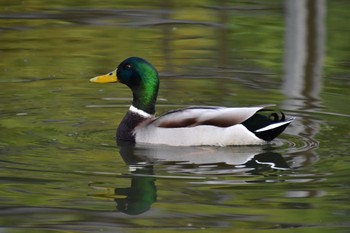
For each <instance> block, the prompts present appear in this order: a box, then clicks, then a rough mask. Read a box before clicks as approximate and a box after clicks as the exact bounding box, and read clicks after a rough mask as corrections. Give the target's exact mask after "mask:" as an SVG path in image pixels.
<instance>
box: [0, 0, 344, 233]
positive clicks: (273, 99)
mask: <svg viewBox="0 0 350 233" xmlns="http://www.w3.org/2000/svg"><path fill="white" fill-rule="evenodd" d="M349 7H350V5H349V2H348V1H311V0H310V1H302V0H301V1H291V0H289V1H288V0H286V1H264V2H259V1H249V0H245V1H237V2H231V1H222V2H221V3H219V2H215V1H186V3H185V2H180V1H166V2H164V3H163V2H161V1H119V2H118V3H116V2H115V1H103V2H102V3H100V2H98V1H97V2H93V1H63V0H62V1H50V2H49V3H48V2H47V1H40V0H39V1H35V0H29V1H1V2H0V22H1V26H0V42H1V43H0V85H1V91H0V98H1V101H0V153H1V156H0V231H1V232H6V233H7V232H178V231H179V230H181V231H183V230H186V231H190V232H349V230H350V221H349V216H350V204H349V203H350V191H349V190H350V189H349V186H350V181H349V175H350V171H349V166H350V159H349V152H348V151H349V148H350V141H349V138H350V126H349V122H350V121H349V120H350V110H349V108H348V104H349V101H350V98H349V94H348V93H349V92H350V77H349V74H350V72H349V71H350V70H349V56H348V55H349V53H350V44H349V35H350V34H349V30H348V22H347V18H348V14H349V9H350V8H349ZM129 56H140V57H143V58H145V59H147V60H149V61H150V62H151V63H152V64H154V65H155V67H157V68H158V70H159V73H160V76H161V87H160V92H159V99H158V105H157V112H158V113H163V112H165V111H167V110H171V109H176V108H180V107H185V106H192V105H215V106H218V105H219V106H252V105H261V104H276V105H277V107H278V108H280V109H282V110H283V111H284V112H285V113H286V114H287V115H288V116H294V117H296V119H295V121H294V122H293V124H292V125H291V126H289V127H288V128H287V130H286V131H285V133H284V134H282V135H281V136H280V137H279V138H278V139H276V140H275V141H273V142H272V143H271V144H270V145H267V146H263V147H228V148H216V147H196V148H178V147H166V146H136V147H134V146H130V145H124V144H122V145H116V143H115V139H114V135H115V129H116V127H117V125H118V123H119V122H120V120H121V118H122V117H123V116H124V114H125V112H126V111H127V109H128V107H129V105H130V101H131V93H130V91H129V90H128V89H127V88H126V87H125V86H123V85H121V84H105V85H97V84H91V83H89V82H88V80H89V79H90V78H91V77H94V76H96V75H99V74H104V73H107V72H109V71H111V70H113V69H114V68H115V67H116V66H117V65H118V64H119V62H121V61H122V60H124V59H125V58H127V57H129Z"/></svg>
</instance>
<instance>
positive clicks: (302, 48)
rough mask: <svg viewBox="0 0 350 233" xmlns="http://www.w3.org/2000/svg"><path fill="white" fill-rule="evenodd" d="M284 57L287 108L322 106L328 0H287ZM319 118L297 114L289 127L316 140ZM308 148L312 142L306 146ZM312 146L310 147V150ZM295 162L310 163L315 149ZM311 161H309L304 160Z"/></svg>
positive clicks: (314, 107)
mask: <svg viewBox="0 0 350 233" xmlns="http://www.w3.org/2000/svg"><path fill="white" fill-rule="evenodd" d="M285 10H286V14H285V23H286V32H285V57H284V72H285V74H284V77H283V86H282V89H283V92H284V94H285V95H286V96H287V97H288V99H287V100H286V101H285V102H284V108H285V109H290V110H302V111H303V112H307V111H314V110H316V109H317V108H318V107H320V105H321V102H320V96H319V95H320V92H321V89H322V67H323V59H324V48H325V38H326V34H325V17H326V14H325V10H326V1H325V0H297V1H296V0H285ZM320 123H321V122H320V121H319V120H313V119H311V118H307V119H306V118H303V117H302V116H300V117H298V118H297V119H296V120H295V121H294V123H293V124H292V125H291V127H289V129H288V130H289V132H292V134H293V135H302V136H303V137H305V138H308V139H310V140H311V141H310V142H309V143H310V144H311V143H315V145H314V147H317V142H316V141H314V138H315V135H316V134H317V133H318V132H319V128H320ZM306 147H307V148H309V147H311V148H312V145H307V146H306ZM311 148H309V149H311ZM300 155H301V156H298V158H295V162H296V163H299V164H298V166H301V165H302V164H310V163H312V162H314V161H310V160H317V158H318V156H317V155H316V154H315V153H314V151H313V150H309V151H307V152H306V151H304V152H302V153H301V154H300ZM305 160H308V161H305Z"/></svg>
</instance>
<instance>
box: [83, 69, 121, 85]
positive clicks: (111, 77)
mask: <svg viewBox="0 0 350 233" xmlns="http://www.w3.org/2000/svg"><path fill="white" fill-rule="evenodd" d="M90 82H92V83H115V82H119V80H118V78H117V74H116V70H115V71H112V72H109V73H108V74H105V75H100V76H96V77H94V78H92V79H90Z"/></svg>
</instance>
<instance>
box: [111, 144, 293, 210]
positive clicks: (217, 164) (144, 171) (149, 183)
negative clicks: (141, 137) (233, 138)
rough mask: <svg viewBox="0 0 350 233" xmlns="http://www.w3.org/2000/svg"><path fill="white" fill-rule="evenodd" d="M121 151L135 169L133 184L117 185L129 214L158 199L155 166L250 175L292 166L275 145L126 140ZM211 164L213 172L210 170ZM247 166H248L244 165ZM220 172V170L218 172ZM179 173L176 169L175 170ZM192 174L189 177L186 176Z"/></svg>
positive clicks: (120, 200) (120, 202)
mask: <svg viewBox="0 0 350 233" xmlns="http://www.w3.org/2000/svg"><path fill="white" fill-rule="evenodd" d="M118 147H119V152H120V155H121V156H122V158H123V160H124V162H125V163H126V164H127V165H129V168H130V171H131V174H130V176H131V186H130V187H127V188H119V187H117V188H115V194H116V195H117V196H118V197H117V198H115V202H116V204H117V209H118V210H119V211H121V212H123V213H125V214H128V215H138V214H142V213H144V212H146V211H148V210H149V209H150V208H151V205H152V204H153V203H154V202H155V201H156V200H157V188H156V184H155V182H156V177H157V175H156V174H154V171H153V167H154V166H157V165H159V166H165V167H166V166H172V175H171V176H170V175H169V179H170V178H171V177H173V176H174V169H173V168H174V166H173V165H176V168H177V169H178V173H179V174H181V175H183V174H184V171H185V172H186V171H187V172H188V173H190V174H196V176H198V175H203V177H204V179H210V176H212V175H215V174H218V175H219V174H222V173H223V172H225V173H226V172H233V171H234V170H235V169H236V170H240V171H243V172H244V173H245V174H247V175H261V174H262V173H263V172H265V171H268V170H272V169H274V170H285V169H289V166H288V164H287V162H286V161H285V160H284V158H283V157H282V156H281V155H280V154H279V153H275V152H272V151H271V149H270V151H269V148H264V147H257V146H247V147H170V146H159V145H158V146H154V145H138V144H134V143H129V142H125V141H119V142H118ZM207 165H213V166H210V167H211V168H210V169H211V170H210V174H209V173H206V172H208V170H206V169H204V170H202V168H203V167H206V168H207ZM242 168H244V169H242ZM215 172H216V173H215ZM175 173H176V171H175ZM186 178H188V177H186Z"/></svg>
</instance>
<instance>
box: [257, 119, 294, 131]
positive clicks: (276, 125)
mask: <svg viewBox="0 0 350 233" xmlns="http://www.w3.org/2000/svg"><path fill="white" fill-rule="evenodd" d="M292 121H293V119H290V120H288V121H283V122H278V123H274V124H271V125H268V126H265V127H264V128H261V129H258V130H255V132H257V133H259V132H263V131H268V130H271V129H276V128H278V127H280V126H282V125H286V124H289V123H290V122H292Z"/></svg>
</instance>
